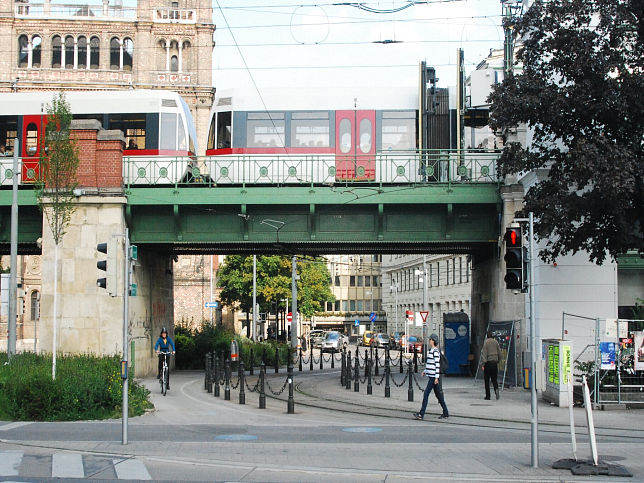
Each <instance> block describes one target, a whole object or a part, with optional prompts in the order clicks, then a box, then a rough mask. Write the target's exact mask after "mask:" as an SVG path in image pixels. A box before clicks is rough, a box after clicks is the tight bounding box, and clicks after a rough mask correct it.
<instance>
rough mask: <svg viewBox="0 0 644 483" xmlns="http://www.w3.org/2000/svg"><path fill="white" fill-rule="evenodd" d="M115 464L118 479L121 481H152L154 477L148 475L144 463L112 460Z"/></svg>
mask: <svg viewBox="0 0 644 483" xmlns="http://www.w3.org/2000/svg"><path fill="white" fill-rule="evenodd" d="M112 462H113V463H114V470H115V471H116V477H117V478H118V479H119V480H151V479H152V477H151V476H150V473H148V470H147V468H146V467H145V465H144V464H143V462H142V461H139V460H134V459H128V460H117V459H115V460H112Z"/></svg>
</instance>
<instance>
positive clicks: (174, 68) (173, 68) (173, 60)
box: [170, 55, 179, 72]
mask: <svg viewBox="0 0 644 483" xmlns="http://www.w3.org/2000/svg"><path fill="white" fill-rule="evenodd" d="M170 72H179V57H177V56H176V55H173V56H172V57H170Z"/></svg>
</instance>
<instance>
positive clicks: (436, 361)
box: [424, 347, 441, 379]
mask: <svg viewBox="0 0 644 483" xmlns="http://www.w3.org/2000/svg"><path fill="white" fill-rule="evenodd" d="M440 368H441V352H440V351H439V350H438V348H437V347H434V348H433V349H430V350H429V352H428V353H427V362H425V371H424V374H425V375H426V376H428V377H432V378H434V379H438V378H439V377H440V372H441V371H440Z"/></svg>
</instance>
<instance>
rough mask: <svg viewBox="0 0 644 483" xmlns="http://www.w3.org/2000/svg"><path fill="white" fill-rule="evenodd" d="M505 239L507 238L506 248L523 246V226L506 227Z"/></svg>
mask: <svg viewBox="0 0 644 483" xmlns="http://www.w3.org/2000/svg"><path fill="white" fill-rule="evenodd" d="M503 239H504V240H505V246H506V248H518V247H521V246H522V245H523V243H522V240H521V228H506V229H505V236H504V237H503Z"/></svg>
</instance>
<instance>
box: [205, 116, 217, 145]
mask: <svg viewBox="0 0 644 483" xmlns="http://www.w3.org/2000/svg"><path fill="white" fill-rule="evenodd" d="M216 129H217V115H216V114H215V115H213V116H212V119H211V120H210V129H209V130H208V145H207V146H206V149H215V133H216V132H217V131H216Z"/></svg>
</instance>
